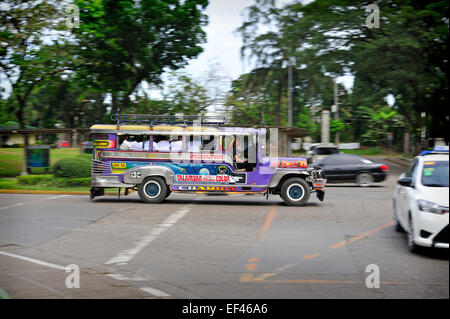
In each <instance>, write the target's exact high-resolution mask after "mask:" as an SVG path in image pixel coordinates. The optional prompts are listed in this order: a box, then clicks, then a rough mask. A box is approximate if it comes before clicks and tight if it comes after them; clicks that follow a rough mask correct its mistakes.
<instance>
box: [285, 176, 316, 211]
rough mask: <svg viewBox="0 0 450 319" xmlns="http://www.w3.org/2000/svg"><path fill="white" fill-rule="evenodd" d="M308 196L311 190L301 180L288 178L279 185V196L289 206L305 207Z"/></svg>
mask: <svg viewBox="0 0 450 319" xmlns="http://www.w3.org/2000/svg"><path fill="white" fill-rule="evenodd" d="M310 195H311V189H310V187H309V185H308V183H307V182H306V181H305V180H304V179H303V178H300V177H294V178H289V179H288V180H286V181H285V182H284V183H283V185H281V190H280V196H281V198H282V199H283V200H284V202H285V203H286V204H287V205H289V206H303V205H305V204H306V202H307V201H308V199H309V196H310Z"/></svg>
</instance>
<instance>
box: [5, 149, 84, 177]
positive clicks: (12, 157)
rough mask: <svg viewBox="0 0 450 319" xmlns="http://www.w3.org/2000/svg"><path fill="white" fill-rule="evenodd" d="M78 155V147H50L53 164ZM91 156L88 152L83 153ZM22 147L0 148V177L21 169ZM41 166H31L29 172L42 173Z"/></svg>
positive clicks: (16, 174)
mask: <svg viewBox="0 0 450 319" xmlns="http://www.w3.org/2000/svg"><path fill="white" fill-rule="evenodd" d="M77 155H80V149H79V148H77V147H73V148H55V149H50V165H51V166H53V165H54V164H55V163H56V162H57V161H59V160H60V159H63V158H67V157H75V156H77ZM83 156H86V157H87V158H91V155H90V154H83ZM22 162H23V148H0V177H15V176H18V175H20V172H21V171H22ZM44 172H45V169H43V168H33V169H32V170H31V173H33V174H36V173H38V174H39V173H44Z"/></svg>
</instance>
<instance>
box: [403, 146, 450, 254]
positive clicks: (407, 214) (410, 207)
mask: <svg viewBox="0 0 450 319" xmlns="http://www.w3.org/2000/svg"><path fill="white" fill-rule="evenodd" d="M445 150H446V151H445ZM448 160H449V155H448V147H447V148H444V150H442V149H440V151H438V150H436V151H431V152H430V151H425V152H422V153H421V155H419V156H417V157H416V158H414V159H413V160H412V161H411V163H410V165H409V167H408V169H407V170H406V172H405V173H404V174H402V175H401V176H400V179H399V180H398V184H397V186H396V189H395V194H394V220H395V223H396V229H397V230H398V231H403V230H404V231H406V233H407V239H408V248H409V250H410V251H412V252H414V251H417V250H418V248H419V247H418V246H425V247H436V248H449V246H448V245H449V229H448V227H449V226H448V224H449V213H448V191H449V189H448V180H449V178H448V175H449V171H448Z"/></svg>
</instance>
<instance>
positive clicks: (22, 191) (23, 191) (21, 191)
mask: <svg viewBox="0 0 450 319" xmlns="http://www.w3.org/2000/svg"><path fill="white" fill-rule="evenodd" d="M133 192H134V191H133V190H130V194H131V193H133ZM0 194H41V195H90V194H91V193H90V192H84V191H45V190H34V189H0ZM105 195H111V196H116V195H117V192H105ZM121 195H123V194H122V193H121Z"/></svg>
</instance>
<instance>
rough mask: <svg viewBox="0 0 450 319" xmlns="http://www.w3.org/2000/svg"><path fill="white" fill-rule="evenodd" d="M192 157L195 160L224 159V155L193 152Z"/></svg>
mask: <svg viewBox="0 0 450 319" xmlns="http://www.w3.org/2000/svg"><path fill="white" fill-rule="evenodd" d="M190 159H191V160H194V161H219V162H221V161H223V155H222V154H219V155H215V154H202V153H191V154H190Z"/></svg>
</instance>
